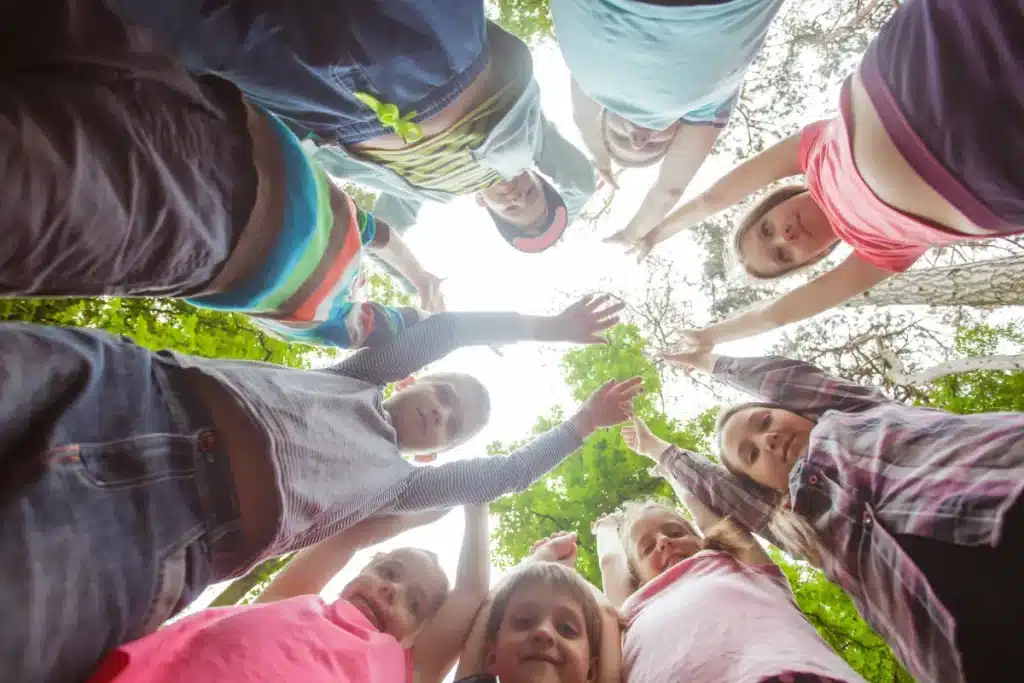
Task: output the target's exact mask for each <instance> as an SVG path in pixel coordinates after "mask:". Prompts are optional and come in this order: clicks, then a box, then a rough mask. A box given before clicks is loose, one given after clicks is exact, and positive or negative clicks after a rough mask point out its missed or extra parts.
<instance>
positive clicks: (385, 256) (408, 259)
mask: <svg viewBox="0 0 1024 683" xmlns="http://www.w3.org/2000/svg"><path fill="white" fill-rule="evenodd" d="M376 223H377V226H376V228H377V229H376V233H375V234H374V237H373V240H372V241H371V242H370V243H369V245H368V246H369V247H370V249H372V250H373V253H374V255H375V256H377V257H378V258H379V259H380V260H381V261H383V262H384V263H385V264H387V265H389V266H391V267H392V268H394V269H395V270H396V271H398V273H399V274H400V275H401V276H402V277H404V278H405V279H406V280H408V281H409V283H410V284H411V285H412V286H413V287H414V288H416V291H419V292H422V291H423V290H424V289H425V288H427V287H428V286H429V280H430V278H431V275H430V273H428V272H427V271H426V269H425V268H424V267H423V265H422V264H421V263H420V262H419V259H417V258H416V255H415V254H413V253H412V250H411V249H409V245H407V244H406V243H405V240H404V239H402V236H401V235H400V234H398V232H397V231H395V230H392V229H391V226H390V225H388V224H387V223H385V222H384V221H382V220H380V219H377V220H376Z"/></svg>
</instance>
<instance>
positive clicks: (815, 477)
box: [807, 474, 818, 485]
mask: <svg viewBox="0 0 1024 683" xmlns="http://www.w3.org/2000/svg"><path fill="white" fill-rule="evenodd" d="M807 481H808V482H810V483H811V484H812V485H813V484H817V483H818V475H817V474H812V475H811V476H809V477H807Z"/></svg>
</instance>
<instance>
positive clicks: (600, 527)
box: [594, 512, 633, 608]
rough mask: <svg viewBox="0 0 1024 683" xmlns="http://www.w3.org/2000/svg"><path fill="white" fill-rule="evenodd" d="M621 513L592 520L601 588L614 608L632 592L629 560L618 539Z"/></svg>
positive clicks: (620, 604) (620, 605)
mask: <svg viewBox="0 0 1024 683" xmlns="http://www.w3.org/2000/svg"><path fill="white" fill-rule="evenodd" d="M621 521H622V513H619V512H616V513H612V514H610V515H604V516H602V517H599V518H598V519H597V520H596V521H595V522H594V540H595V541H596V543H597V563H598V566H599V567H600V568H601V588H602V589H603V590H604V594H605V596H606V597H607V598H608V601H609V602H611V604H612V605H614V606H615V607H616V608H619V607H622V603H624V602H626V599H627V598H628V597H629V596H630V595H632V594H633V577H632V574H631V573H630V571H629V560H628V559H627V558H626V551H625V549H624V548H623V547H622V542H621V541H620V540H619V524H620V523H621Z"/></svg>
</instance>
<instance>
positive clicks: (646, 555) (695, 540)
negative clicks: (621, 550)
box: [629, 507, 701, 583]
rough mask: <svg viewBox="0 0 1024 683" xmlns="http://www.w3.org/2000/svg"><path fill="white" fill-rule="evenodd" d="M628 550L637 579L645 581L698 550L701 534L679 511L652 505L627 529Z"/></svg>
mask: <svg viewBox="0 0 1024 683" xmlns="http://www.w3.org/2000/svg"><path fill="white" fill-rule="evenodd" d="M629 540H630V550H631V551H632V553H633V563H634V566H635V567H636V573H637V575H638V576H639V577H640V580H641V581H643V582H644V583H647V582H648V581H650V580H651V579H653V578H655V577H656V576H658V575H660V574H661V573H662V572H663V571H665V570H666V569H668V568H669V567H672V566H674V565H676V564H679V563H680V562H682V561H683V560H685V559H686V558H688V557H692V556H693V555H696V554H697V553H698V552H700V549H701V543H700V538H699V537H698V536H697V534H696V533H694V530H693V527H691V526H690V524H689V522H687V521H686V520H685V519H683V518H682V517H681V516H680V515H679V514H678V513H676V512H671V511H669V510H663V509H660V508H656V507H652V508H650V509H648V510H647V511H646V512H644V513H643V514H641V515H640V516H639V517H637V519H636V521H634V522H633V526H632V528H630V530H629Z"/></svg>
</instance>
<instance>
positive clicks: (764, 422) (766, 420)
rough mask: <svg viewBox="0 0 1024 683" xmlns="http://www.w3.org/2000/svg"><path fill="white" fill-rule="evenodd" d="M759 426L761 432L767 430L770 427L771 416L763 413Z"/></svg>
mask: <svg viewBox="0 0 1024 683" xmlns="http://www.w3.org/2000/svg"><path fill="white" fill-rule="evenodd" d="M759 426H760V427H761V431H764V430H766V429H768V428H769V427H771V426H772V414H771V413H765V414H764V415H763V416H762V417H761V420H760V423H759Z"/></svg>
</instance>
